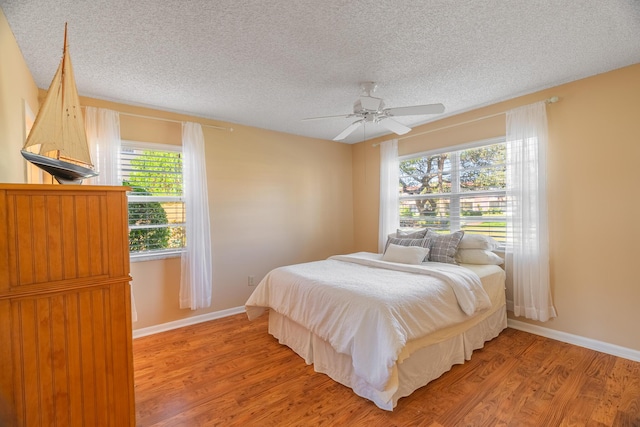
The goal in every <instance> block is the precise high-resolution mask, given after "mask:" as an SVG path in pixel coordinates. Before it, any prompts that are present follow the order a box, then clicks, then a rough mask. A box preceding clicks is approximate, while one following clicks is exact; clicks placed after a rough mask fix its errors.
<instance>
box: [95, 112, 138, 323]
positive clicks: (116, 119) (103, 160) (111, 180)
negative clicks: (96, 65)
mask: <svg viewBox="0 0 640 427" xmlns="http://www.w3.org/2000/svg"><path fill="white" fill-rule="evenodd" d="M84 127H85V130H86V132H87V142H88V143H89V151H90V152H91V160H92V161H93V166H94V169H95V170H96V171H98V172H99V173H100V174H99V175H98V176H96V177H94V178H90V179H89V180H87V183H88V184H90V185H122V177H121V174H120V114H119V113H118V112H117V111H112V110H107V109H104V108H96V107H86V108H85V110H84ZM131 286H133V285H131ZM131 321H133V322H137V321H138V310H136V300H135V298H134V296H133V287H131Z"/></svg>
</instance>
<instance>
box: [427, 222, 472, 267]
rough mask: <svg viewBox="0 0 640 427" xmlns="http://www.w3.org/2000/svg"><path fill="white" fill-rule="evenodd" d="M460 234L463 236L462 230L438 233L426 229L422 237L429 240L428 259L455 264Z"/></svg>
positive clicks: (460, 238)
mask: <svg viewBox="0 0 640 427" xmlns="http://www.w3.org/2000/svg"><path fill="white" fill-rule="evenodd" d="M462 236H464V231H456V232H454V233H451V234H438V233H436V232H434V231H431V230H428V231H427V235H426V237H425V238H424V239H425V240H427V241H428V242H429V243H428V245H427V246H428V248H429V261H435V262H446V263H448V264H457V262H456V258H455V256H456V251H457V250H458V245H459V244H460V240H462Z"/></svg>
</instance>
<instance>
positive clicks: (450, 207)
mask: <svg viewBox="0 0 640 427" xmlns="http://www.w3.org/2000/svg"><path fill="white" fill-rule="evenodd" d="M505 154H506V145H505V142H504V139H500V140H492V141H484V142H480V143H476V144H472V145H471V146H468V147H466V148H463V149H460V150H457V151H448V152H442V151H439V152H431V153H425V154H421V155H419V156H415V155H412V156H411V157H407V156H405V157H401V158H400V183H399V191H400V196H399V200H400V227H402V228H423V227H430V228H432V229H435V230H441V231H443V232H445V231H455V230H464V231H465V232H466V233H474V234H487V235H490V236H492V237H494V238H495V239H496V240H498V241H501V242H504V241H505V240H506V216H505V205H506V179H505V178H506V177H505V172H506V166H505Z"/></svg>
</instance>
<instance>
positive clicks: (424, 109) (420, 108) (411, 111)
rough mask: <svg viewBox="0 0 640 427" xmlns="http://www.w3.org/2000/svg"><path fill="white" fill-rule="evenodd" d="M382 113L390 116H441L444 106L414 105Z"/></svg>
mask: <svg viewBox="0 0 640 427" xmlns="http://www.w3.org/2000/svg"><path fill="white" fill-rule="evenodd" d="M384 112H385V113H387V114H388V115H390V116H420V115H423V114H441V113H444V105H442V104H427V105H414V106H411V107H397V108H385V109H384Z"/></svg>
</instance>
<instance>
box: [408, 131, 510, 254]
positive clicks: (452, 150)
mask: <svg viewBox="0 0 640 427" xmlns="http://www.w3.org/2000/svg"><path fill="white" fill-rule="evenodd" d="M500 143H502V144H505V145H506V143H507V139H506V136H499V137H495V138H488V139H483V140H479V141H473V142H469V143H465V144H459V145H454V146H449V147H442V148H438V149H434V150H428V151H421V152H418V153H411V154H403V155H402V156H398V170H399V172H400V175H402V172H401V171H400V163H402V162H403V161H406V160H411V159H417V158H421V157H429V156H434V155H439V154H445V153H449V154H450V157H449V160H450V163H451V170H450V174H451V191H450V192H449V193H431V194H425V195H406V196H403V195H399V196H398V211H399V212H400V209H401V207H402V201H403V200H416V199H424V200H426V199H437V198H449V199H450V205H449V217H448V221H449V227H448V228H449V232H452V231H456V230H460V229H461V228H462V227H461V222H462V219H463V217H462V201H461V199H463V198H464V197H465V195H466V196H471V195H473V196H496V195H498V196H502V197H504V198H505V199H506V193H507V190H506V188H505V189H504V190H478V191H470V192H464V191H460V188H461V187H460V152H461V151H464V150H469V149H474V148H480V147H484V146H489V145H495V144H500ZM505 161H506V160H505ZM454 189H455V190H456V191H454ZM454 213H455V214H456V215H453V214H454ZM399 218H400V219H402V216H401V215H400V217H399ZM497 218H498V219H499V220H500V221H504V222H505V223H506V221H507V215H506V212H505V213H504V215H502V216H500V217H497ZM506 228H507V227H506V225H505V238H504V240H505V241H504V242H502V241H500V242H499V243H500V246H499V247H498V248H497V250H496V251H498V252H499V251H503V250H504V248H505V244H506ZM473 234H479V233H473Z"/></svg>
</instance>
